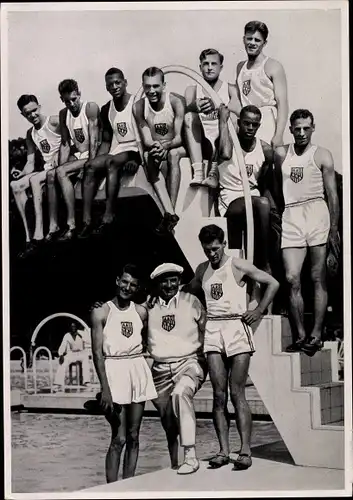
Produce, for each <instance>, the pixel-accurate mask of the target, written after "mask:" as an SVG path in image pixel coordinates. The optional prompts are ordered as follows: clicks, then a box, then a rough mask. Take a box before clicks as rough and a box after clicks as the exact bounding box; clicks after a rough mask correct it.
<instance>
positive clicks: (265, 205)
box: [253, 196, 271, 213]
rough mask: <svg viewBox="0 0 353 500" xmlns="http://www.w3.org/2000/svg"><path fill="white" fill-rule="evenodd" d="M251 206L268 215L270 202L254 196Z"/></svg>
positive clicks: (262, 197) (264, 198) (263, 197)
mask: <svg viewBox="0 0 353 500" xmlns="http://www.w3.org/2000/svg"><path fill="white" fill-rule="evenodd" d="M253 205H254V206H255V207H257V208H258V209H259V210H261V212H268V213H270V208H271V207H270V201H269V199H268V198H266V196H254V197H253Z"/></svg>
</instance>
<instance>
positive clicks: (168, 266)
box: [150, 262, 184, 280]
mask: <svg viewBox="0 0 353 500" xmlns="http://www.w3.org/2000/svg"><path fill="white" fill-rule="evenodd" d="M183 271H184V269H183V268H182V267H181V266H178V264H172V263H171V262H167V263H164V264H161V265H160V266H157V267H156V269H155V270H154V271H153V272H152V273H151V276H150V278H151V280H154V279H155V278H157V276H161V275H162V274H165V273H175V274H182V272H183Z"/></svg>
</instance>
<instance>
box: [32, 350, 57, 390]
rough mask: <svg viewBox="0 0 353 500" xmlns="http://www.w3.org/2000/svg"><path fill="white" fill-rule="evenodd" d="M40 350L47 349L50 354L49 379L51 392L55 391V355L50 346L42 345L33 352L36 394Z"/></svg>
mask: <svg viewBox="0 0 353 500" xmlns="http://www.w3.org/2000/svg"><path fill="white" fill-rule="evenodd" d="M40 351H46V352H47V353H48V356H49V380H50V392H53V357H52V355H51V352H50V349H48V347H46V346H44V345H42V346H39V347H37V349H36V350H35V351H34V353H33V368H32V370H33V387H34V394H37V354H38V352H40Z"/></svg>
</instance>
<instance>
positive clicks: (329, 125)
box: [8, 7, 342, 172]
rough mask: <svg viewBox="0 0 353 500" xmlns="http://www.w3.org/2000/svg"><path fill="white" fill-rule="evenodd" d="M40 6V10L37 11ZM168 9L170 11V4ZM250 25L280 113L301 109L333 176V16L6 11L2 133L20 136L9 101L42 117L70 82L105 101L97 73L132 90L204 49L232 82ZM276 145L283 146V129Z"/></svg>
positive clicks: (179, 88)
mask: <svg viewBox="0 0 353 500" xmlns="http://www.w3.org/2000/svg"><path fill="white" fill-rule="evenodd" d="M39 8H40V7H39ZM169 8H171V7H169ZM254 19H258V20H261V21H263V22H265V23H266V24H267V25H268V28H269V32H270V35H269V39H268V44H267V47H266V48H265V51H264V52H265V53H266V54H267V55H269V56H271V57H273V58H275V59H277V60H278V61H280V62H281V63H282V64H283V66H284V69H285V71H286V75H287V80H288V95H289V109H290V112H292V111H293V110H294V109H296V108H299V107H300V108H309V109H310V110H311V111H312V112H313V114H314V116H315V120H316V132H315V135H314V136H313V142H315V143H317V144H320V145H321V146H324V147H326V148H328V149H329V150H330V151H331V152H332V154H333V157H334V161H335V168H336V170H337V171H339V172H342V165H341V163H342V151H341V150H342V123H341V122H342V101H341V99H342V92H341V85H342V79H341V38H340V37H341V27H340V11H339V10H336V9H335V10H283V9H281V10H256V11H254V10H203V11H197V10H175V11H174V10H167V11H162V10H153V11H148V10H143V11H141V10H140V11H136V10H135V11H118V10H115V11H70V12H68V11H66V12H65V11H62V12H10V13H9V14H8V27H9V32H8V86H9V119H10V122H9V136H10V138H14V137H18V136H24V135H25V132H26V130H27V129H28V122H26V121H25V119H24V118H23V117H22V116H21V115H20V113H19V111H18V109H17V106H16V101H17V99H18V97H19V96H20V95H21V94H23V93H33V94H35V95H37V96H38V98H39V99H40V102H41V104H42V107H43V111H44V112H45V113H46V114H57V113H58V111H59V109H60V108H61V107H62V106H61V101H60V99H59V95H58V91H57V87H58V84H59V82H60V81H61V80H63V79H64V78H74V79H76V80H77V81H78V83H79V86H80V88H81V91H82V96H83V98H84V99H85V100H91V101H96V102H97V103H98V104H99V105H100V106H101V105H103V104H104V103H105V102H107V101H108V99H109V97H110V96H109V94H108V93H107V92H106V90H105V86H104V73H105V72H106V70H107V69H108V68H110V67H111V66H117V67H119V68H121V69H122V70H123V71H124V73H125V76H126V78H127V80H128V90H129V91H130V92H131V93H135V92H137V90H138V89H139V87H140V83H141V74H142V72H143V70H144V69H146V68H147V67H149V66H152V65H153V66H159V67H163V66H166V65H171V64H173V65H174V64H180V65H184V66H188V67H190V68H192V69H194V70H197V71H198V65H199V61H198V57H199V54H200V52H201V51H202V50H203V49H205V48H210V47H212V48H216V49H218V50H219V51H220V52H222V53H223V54H224V56H225V60H224V69H223V72H222V79H223V80H227V81H229V82H231V83H234V80H235V68H236V65H237V63H238V62H239V61H240V60H243V59H244V47H243V42H242V36H243V28H244V25H245V24H246V23H247V22H248V21H250V20H254ZM167 83H168V88H169V90H172V91H175V92H179V93H184V89H185V87H186V86H187V85H189V84H190V80H189V79H187V78H186V77H183V76H179V75H168V76H167ZM284 139H285V142H289V141H290V140H291V135H290V133H289V130H288V127H287V129H286V132H285V136H284Z"/></svg>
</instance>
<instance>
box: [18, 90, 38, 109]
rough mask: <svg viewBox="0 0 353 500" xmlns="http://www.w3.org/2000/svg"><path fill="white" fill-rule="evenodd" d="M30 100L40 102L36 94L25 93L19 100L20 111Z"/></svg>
mask: <svg viewBox="0 0 353 500" xmlns="http://www.w3.org/2000/svg"><path fill="white" fill-rule="evenodd" d="M30 102H35V103H36V104H39V103H38V99H37V98H36V96H35V95H33V94H23V95H21V97H20V98H19V99H18V101H17V107H18V109H19V110H20V111H22V109H23V107H24V106H27V104H29V103H30Z"/></svg>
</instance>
